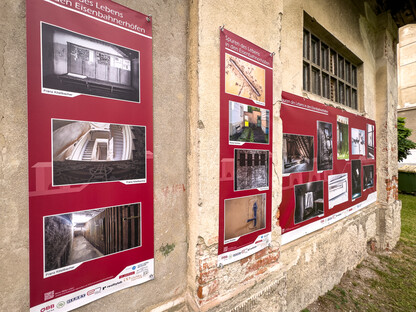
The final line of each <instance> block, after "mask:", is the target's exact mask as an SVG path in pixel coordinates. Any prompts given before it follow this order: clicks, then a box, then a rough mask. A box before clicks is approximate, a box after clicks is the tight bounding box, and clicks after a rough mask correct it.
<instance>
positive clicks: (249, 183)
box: [234, 149, 269, 191]
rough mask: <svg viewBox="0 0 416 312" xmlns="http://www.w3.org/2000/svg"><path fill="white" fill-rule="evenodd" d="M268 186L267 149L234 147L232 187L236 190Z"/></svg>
mask: <svg viewBox="0 0 416 312" xmlns="http://www.w3.org/2000/svg"><path fill="white" fill-rule="evenodd" d="M268 186H269V151H262V150H243V149H236V150H235V152H234V189H235V190H237V191H241V190H249V189H256V188H264V187H268Z"/></svg>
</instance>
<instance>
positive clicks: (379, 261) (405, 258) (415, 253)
mask: <svg viewBox="0 0 416 312" xmlns="http://www.w3.org/2000/svg"><path fill="white" fill-rule="evenodd" d="M399 199H400V200H402V202H403V208H402V233H401V237H400V241H399V243H398V244H397V246H396V248H395V249H394V250H392V251H391V252H383V253H377V254H371V255H370V256H369V257H368V258H367V259H365V260H364V261H363V262H362V263H360V264H359V265H358V266H357V268H356V269H354V270H352V271H349V272H347V273H345V274H344V276H343V278H342V279H341V282H340V283H339V284H338V285H337V286H335V287H334V288H333V289H332V290H330V291H328V292H327V293H326V294H325V295H323V296H321V297H319V298H318V300H316V301H315V302H314V303H313V304H311V305H309V306H308V307H307V308H306V309H304V310H302V312H318V311H319V312H327V311H416V196H411V195H400V196H399Z"/></svg>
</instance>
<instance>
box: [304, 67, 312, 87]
mask: <svg viewBox="0 0 416 312" xmlns="http://www.w3.org/2000/svg"><path fill="white" fill-rule="evenodd" d="M310 81H311V78H310V73H309V64H307V63H303V90H306V91H311V84H310Z"/></svg>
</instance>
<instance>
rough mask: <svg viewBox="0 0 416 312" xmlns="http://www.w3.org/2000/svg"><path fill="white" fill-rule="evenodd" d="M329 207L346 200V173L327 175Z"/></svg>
mask: <svg viewBox="0 0 416 312" xmlns="http://www.w3.org/2000/svg"><path fill="white" fill-rule="evenodd" d="M328 201H329V209H331V208H333V207H334V206H336V205H339V204H342V203H345V202H346V201H348V173H340V174H334V175H330V176H328Z"/></svg>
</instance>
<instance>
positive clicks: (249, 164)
mask: <svg viewBox="0 0 416 312" xmlns="http://www.w3.org/2000/svg"><path fill="white" fill-rule="evenodd" d="M247 166H253V155H252V154H247Z"/></svg>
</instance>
